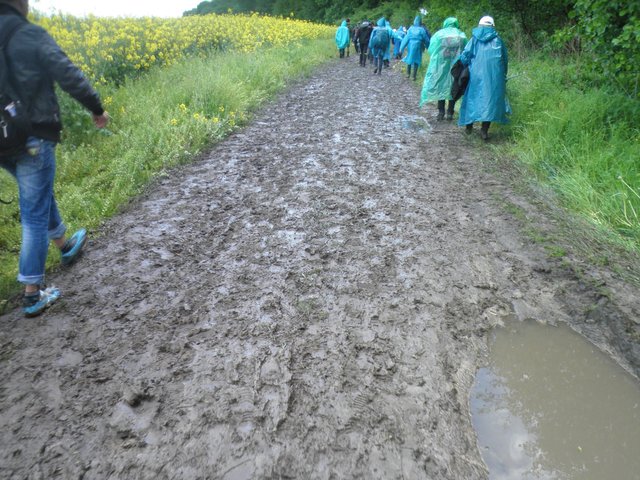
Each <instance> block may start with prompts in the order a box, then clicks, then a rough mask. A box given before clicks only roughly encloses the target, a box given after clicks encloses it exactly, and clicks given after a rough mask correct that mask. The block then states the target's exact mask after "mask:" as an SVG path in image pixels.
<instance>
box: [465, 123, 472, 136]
mask: <svg viewBox="0 0 640 480" xmlns="http://www.w3.org/2000/svg"><path fill="white" fill-rule="evenodd" d="M464 131H465V132H466V133H467V135H468V134H470V133H473V123H470V124H469V125H465V127H464Z"/></svg>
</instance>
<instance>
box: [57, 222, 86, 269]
mask: <svg viewBox="0 0 640 480" xmlns="http://www.w3.org/2000/svg"><path fill="white" fill-rule="evenodd" d="M86 242H87V231H86V230H85V229H84V228H81V229H80V230H78V231H77V232H76V233H74V234H73V235H72V236H71V238H70V239H69V240H67V241H66V243H65V244H64V247H62V252H64V253H62V254H61V257H60V258H61V260H62V265H71V264H72V263H73V262H74V261H75V260H76V259H77V258H78V255H80V252H82V247H84V244H85V243H86Z"/></svg>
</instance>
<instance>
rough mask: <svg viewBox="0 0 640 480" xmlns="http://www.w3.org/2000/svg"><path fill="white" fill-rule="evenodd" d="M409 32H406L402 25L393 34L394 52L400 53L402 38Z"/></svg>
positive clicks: (395, 53)
mask: <svg viewBox="0 0 640 480" xmlns="http://www.w3.org/2000/svg"><path fill="white" fill-rule="evenodd" d="M406 34H407V32H405V30H404V27H403V26H402V25H400V26H399V27H398V29H397V30H396V31H395V32H394V34H393V54H394V55H400V45H401V44H402V39H403V38H404V36H405V35H406Z"/></svg>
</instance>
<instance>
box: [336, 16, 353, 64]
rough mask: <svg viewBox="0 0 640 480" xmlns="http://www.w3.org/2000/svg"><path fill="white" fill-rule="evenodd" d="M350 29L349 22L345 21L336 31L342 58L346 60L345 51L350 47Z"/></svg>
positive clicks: (337, 44) (337, 43)
mask: <svg viewBox="0 0 640 480" xmlns="http://www.w3.org/2000/svg"><path fill="white" fill-rule="evenodd" d="M349 41H350V38H349V27H348V26H347V21H346V20H343V21H342V23H341V24H340V26H339V27H338V30H336V46H337V47H338V51H339V52H340V58H344V51H345V49H347V48H348V47H349Z"/></svg>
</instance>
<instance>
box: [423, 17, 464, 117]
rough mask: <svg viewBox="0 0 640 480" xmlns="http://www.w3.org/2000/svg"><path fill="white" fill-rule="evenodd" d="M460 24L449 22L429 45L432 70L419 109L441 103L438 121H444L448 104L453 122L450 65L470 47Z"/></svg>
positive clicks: (451, 18)
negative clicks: (445, 107) (427, 104)
mask: <svg viewBox="0 0 640 480" xmlns="http://www.w3.org/2000/svg"><path fill="white" fill-rule="evenodd" d="M458 27H459V25H458V20H457V19H456V18H454V17H449V18H447V19H446V20H445V21H444V23H443V24H442V29H440V30H438V31H437V32H436V33H435V34H434V35H433V37H431V41H430V43H429V56H430V60H429V68H427V74H426V75H425V77H424V84H423V86H422V95H421V98H420V105H421V106H422V105H424V104H425V103H428V102H435V101H437V102H438V110H439V114H438V119H440V120H441V119H442V118H444V101H445V100H449V109H448V111H447V119H448V120H450V119H451V118H453V108H454V102H453V101H451V100H452V98H451V85H452V83H453V77H452V76H451V73H450V72H451V65H452V64H453V62H454V61H455V60H456V59H457V58H458V57H459V56H460V54H461V53H462V51H463V49H464V46H465V45H466V43H467V36H466V35H465V34H464V32H463V31H462V30H460V29H459V28H458Z"/></svg>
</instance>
